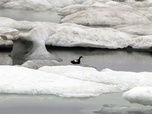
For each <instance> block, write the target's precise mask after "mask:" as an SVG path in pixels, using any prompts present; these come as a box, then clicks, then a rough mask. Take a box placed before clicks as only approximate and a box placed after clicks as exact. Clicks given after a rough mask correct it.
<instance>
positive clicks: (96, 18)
mask: <svg viewBox="0 0 152 114" xmlns="http://www.w3.org/2000/svg"><path fill="white" fill-rule="evenodd" d="M61 22H62V23H68V22H69V23H76V24H81V25H89V26H115V25H122V24H141V23H144V24H146V23H150V22H151V21H150V20H149V19H148V18H147V17H146V16H145V15H143V14H142V13H140V12H139V11H138V10H133V9H129V8H126V9H123V10H122V9H118V8H97V9H88V10H83V11H79V12H76V13H73V14H71V15H67V16H66V17H65V18H63V19H62V20H61Z"/></svg>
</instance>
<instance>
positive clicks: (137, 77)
mask: <svg viewBox="0 0 152 114" xmlns="http://www.w3.org/2000/svg"><path fill="white" fill-rule="evenodd" d="M39 70H41V71H45V72H48V73H55V74H59V75H64V76H67V77H71V78H75V79H80V80H85V81H92V82H97V83H104V84H110V85H111V84H113V85H115V86H116V87H117V89H116V90H117V91H119V92H121V91H124V90H128V89H129V88H133V87H136V86H146V85H147V86H152V81H151V80H152V77H151V75H152V73H150V72H141V73H135V72H124V71H113V70H110V69H103V70H101V71H97V70H96V69H94V68H90V67H81V66H72V65H68V66H52V67H49V66H44V67H42V68H39Z"/></svg>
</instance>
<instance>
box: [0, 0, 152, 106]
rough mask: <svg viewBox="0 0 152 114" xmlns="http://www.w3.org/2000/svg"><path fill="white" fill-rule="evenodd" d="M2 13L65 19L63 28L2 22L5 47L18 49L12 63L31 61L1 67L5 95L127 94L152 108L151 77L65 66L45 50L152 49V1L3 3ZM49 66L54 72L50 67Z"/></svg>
mask: <svg viewBox="0 0 152 114" xmlns="http://www.w3.org/2000/svg"><path fill="white" fill-rule="evenodd" d="M0 7H1V8H6V9H13V10H31V11H33V10H34V11H35V12H45V11H52V10H55V11H57V12H58V13H59V14H60V16H61V17H62V18H61V20H60V22H59V23H53V22H42V21H27V20H17V19H13V18H8V17H0V46H12V45H13V50H12V52H11V54H10V56H11V57H14V58H18V57H21V58H24V59H25V60H30V61H28V62H27V63H24V64H23V65H22V66H11V65H8V66H5V64H10V62H11V61H10V60H6V61H7V62H8V63H5V62H4V63H3V64H4V65H2V66H0V79H1V82H0V93H13V94H50V95H56V96H60V97H95V96H99V95H101V94H105V93H113V92H124V94H123V95H122V97H123V98H124V99H126V100H128V101H129V102H131V103H139V104H143V105H152V100H151V99H152V98H151V96H152V81H151V80H152V79H151V78H152V77H151V76H152V73H151V72H138V73H137V72H126V71H114V70H111V69H108V68H107V69H103V70H101V71H98V70H96V69H95V68H92V67H84V66H72V65H68V66H65V65H63V66H60V63H59V61H58V60H59V58H58V57H56V56H55V55H53V54H52V53H49V52H48V51H47V49H46V45H51V46H60V47H76V46H78V47H90V48H101V49H103V48H104V49H105V48H106V49H123V48H127V47H131V48H133V49H147V50H148V49H151V47H152V38H151V37H152V29H151V27H152V22H151V21H152V1H151V0H141V1H140V0H114V1H113V0H43V1H42V0H1V1H0ZM42 60H44V62H42ZM48 60H52V61H51V62H50V61H49V62H50V64H51V66H50V67H49V66H45V65H47V63H49V62H48ZM42 63H43V64H42ZM37 64H39V65H37ZM29 65H30V66H29ZM27 66H28V67H29V68H26V67H27ZM39 67H40V68H39ZM30 68H35V69H36V68H39V69H37V70H34V69H30ZM8 72H9V73H8ZM114 108H115V107H114ZM116 108H117V107H116Z"/></svg>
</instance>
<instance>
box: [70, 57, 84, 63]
mask: <svg viewBox="0 0 152 114" xmlns="http://www.w3.org/2000/svg"><path fill="white" fill-rule="evenodd" d="M81 58H83V57H82V56H80V57H79V58H78V59H75V60H72V61H71V63H72V64H80V62H81Z"/></svg>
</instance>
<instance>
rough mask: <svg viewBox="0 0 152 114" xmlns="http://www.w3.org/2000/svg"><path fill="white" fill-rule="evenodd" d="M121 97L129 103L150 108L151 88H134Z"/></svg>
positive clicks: (151, 102) (151, 103)
mask: <svg viewBox="0 0 152 114" xmlns="http://www.w3.org/2000/svg"><path fill="white" fill-rule="evenodd" d="M123 97H124V99H126V100H128V101H129V102H131V103H138V104H142V105H151V106H152V87H151V86H148V87H146V86H144V87H135V88H133V89H131V90H129V91H127V92H125V93H124V94H123Z"/></svg>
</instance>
